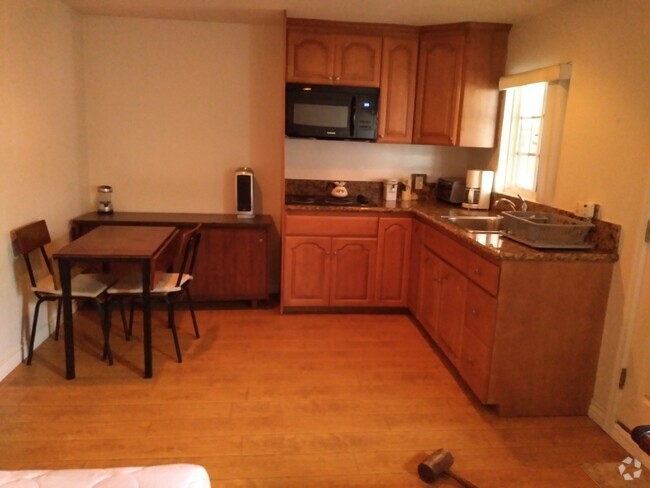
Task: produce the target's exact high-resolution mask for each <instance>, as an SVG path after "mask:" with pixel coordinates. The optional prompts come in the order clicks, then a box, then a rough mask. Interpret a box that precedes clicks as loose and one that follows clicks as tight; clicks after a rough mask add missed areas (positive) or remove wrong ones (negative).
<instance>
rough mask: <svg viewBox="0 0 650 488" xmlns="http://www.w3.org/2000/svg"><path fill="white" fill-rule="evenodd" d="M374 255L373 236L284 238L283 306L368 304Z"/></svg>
mask: <svg viewBox="0 0 650 488" xmlns="http://www.w3.org/2000/svg"><path fill="white" fill-rule="evenodd" d="M376 255H377V239H376V238H332V237H314V236H310V237H297V236H287V237H285V241H284V282H283V286H282V292H283V303H284V305H285V306H289V307H325V306H355V305H356V306H368V305H371V304H372V301H373V297H374V295H373V286H374V276H375V273H374V271H375V260H376Z"/></svg>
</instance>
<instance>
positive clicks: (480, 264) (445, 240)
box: [424, 227, 499, 295]
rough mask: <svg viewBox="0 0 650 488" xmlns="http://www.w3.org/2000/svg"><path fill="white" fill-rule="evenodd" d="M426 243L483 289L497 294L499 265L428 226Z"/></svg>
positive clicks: (425, 237)
mask: <svg viewBox="0 0 650 488" xmlns="http://www.w3.org/2000/svg"><path fill="white" fill-rule="evenodd" d="M424 245H425V246H426V247H428V248H429V249H431V250H432V251H434V252H435V253H437V254H438V255H440V256H442V258H443V259H444V260H445V261H447V262H448V263H449V264H451V265H453V266H454V267H455V268H457V269H458V270H460V271H461V272H462V273H464V274H465V275H466V276H467V277H468V278H469V279H470V280H472V281H473V282H475V283H476V284H478V285H479V286H481V287H482V288H483V289H485V290H487V291H488V292H490V293H491V294H492V295H496V294H497V291H498V288H499V266H497V265H495V264H492V263H491V262H489V261H487V260H486V259H483V258H482V257H481V256H479V255H477V254H475V253H474V252H472V251H470V250H469V249H467V248H466V247H465V246H463V245H462V244H459V243H458V242H456V241H454V240H453V239H452V238H451V237H447V236H445V235H443V234H442V233H441V232H438V231H437V230H435V229H433V228H432V227H427V230H426V233H425V236H424Z"/></svg>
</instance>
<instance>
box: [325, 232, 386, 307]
mask: <svg viewBox="0 0 650 488" xmlns="http://www.w3.org/2000/svg"><path fill="white" fill-rule="evenodd" d="M332 256H333V259H332V284H331V289H332V293H331V300H330V303H331V305H334V306H344V305H371V304H372V302H373V299H374V293H373V291H374V277H375V262H376V259H377V239H371V238H369V239H349V238H333V239H332Z"/></svg>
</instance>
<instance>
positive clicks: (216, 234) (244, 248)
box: [72, 212, 273, 305]
mask: <svg viewBox="0 0 650 488" xmlns="http://www.w3.org/2000/svg"><path fill="white" fill-rule="evenodd" d="M198 223H200V224H202V227H201V242H200V244H199V251H198V253H197V258H196V263H195V267H194V275H193V276H194V279H193V282H192V285H191V291H192V298H194V299H195V300H197V301H201V300H204V301H208V300H250V301H251V302H252V304H253V305H256V304H257V302H258V300H268V298H269V259H270V253H269V240H270V234H271V232H272V229H273V219H272V218H271V217H270V216H268V215H258V216H255V217H254V218H249V219H239V218H237V216H236V215H228V214H190V213H155V212H115V213H112V214H102V215H100V214H97V213H96V212H91V213H88V214H85V215H82V216H80V217H77V218H75V219H73V220H72V234H73V237H75V238H76V237H78V236H80V235H82V234H85V233H86V232H88V231H89V230H91V229H94V228H95V227H97V226H100V225H139V226H156V225H163V226H174V227H179V228H189V227H193V226H195V225H196V224H198ZM117 271H120V270H117ZM121 271H128V270H125V269H122V270H121Z"/></svg>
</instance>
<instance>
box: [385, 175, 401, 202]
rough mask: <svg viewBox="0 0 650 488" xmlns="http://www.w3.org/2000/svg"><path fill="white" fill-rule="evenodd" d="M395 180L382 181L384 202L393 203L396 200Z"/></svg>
mask: <svg viewBox="0 0 650 488" xmlns="http://www.w3.org/2000/svg"><path fill="white" fill-rule="evenodd" d="M397 183H398V182H397V178H389V179H387V180H384V200H386V201H387V202H394V201H395V200H397V186H398V185H397Z"/></svg>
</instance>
